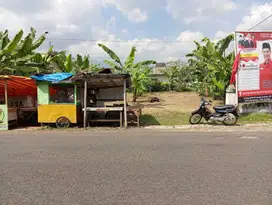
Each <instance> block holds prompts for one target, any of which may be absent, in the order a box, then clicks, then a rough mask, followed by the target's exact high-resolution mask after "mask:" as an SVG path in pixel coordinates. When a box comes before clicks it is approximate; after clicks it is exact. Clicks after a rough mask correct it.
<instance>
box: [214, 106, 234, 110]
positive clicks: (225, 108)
mask: <svg viewBox="0 0 272 205" xmlns="http://www.w3.org/2000/svg"><path fill="white" fill-rule="evenodd" d="M233 108H235V106H234V105H224V106H217V107H213V109H215V110H227V109H233Z"/></svg>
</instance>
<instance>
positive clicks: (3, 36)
mask: <svg viewBox="0 0 272 205" xmlns="http://www.w3.org/2000/svg"><path fill="white" fill-rule="evenodd" d="M23 34H24V32H23V30H20V31H19V32H18V33H17V34H16V35H15V36H14V37H13V39H12V40H10V39H9V32H8V30H6V31H4V32H0V72H1V73H7V74H17V73H21V74H22V75H24V70H25V72H26V73H29V72H31V70H33V68H31V66H30V67H29V65H30V64H31V62H32V61H33V59H35V57H36V55H37V53H35V50H36V49H38V48H39V47H40V46H41V45H42V44H43V42H44V41H45V38H46V34H47V32H45V33H44V34H43V35H41V36H40V37H39V38H38V39H37V40H36V31H35V30H34V29H33V28H31V29H30V33H29V34H28V35H27V36H26V37H25V38H24V39H22V37H23Z"/></svg>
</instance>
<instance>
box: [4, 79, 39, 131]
mask: <svg viewBox="0 0 272 205" xmlns="http://www.w3.org/2000/svg"><path fill="white" fill-rule="evenodd" d="M36 99H37V86H36V84H35V81H33V80H32V79H31V78H28V77H22V76H14V75H1V76H0V130H8V127H9V124H10V123H11V122H15V123H16V124H17V123H18V119H21V121H22V122H23V121H25V118H24V116H25V115H27V117H31V116H33V115H35V113H36Z"/></svg>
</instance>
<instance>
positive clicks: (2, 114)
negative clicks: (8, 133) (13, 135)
mask: <svg viewBox="0 0 272 205" xmlns="http://www.w3.org/2000/svg"><path fill="white" fill-rule="evenodd" d="M0 130H8V108H7V105H0Z"/></svg>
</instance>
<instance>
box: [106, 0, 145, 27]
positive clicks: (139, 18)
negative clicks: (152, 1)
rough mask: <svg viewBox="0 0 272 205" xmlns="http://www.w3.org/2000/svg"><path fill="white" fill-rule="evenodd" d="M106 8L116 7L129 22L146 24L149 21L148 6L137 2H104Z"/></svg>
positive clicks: (110, 0) (118, 0) (109, 0)
mask: <svg viewBox="0 0 272 205" xmlns="http://www.w3.org/2000/svg"><path fill="white" fill-rule="evenodd" d="M104 4H105V6H107V4H110V5H113V6H115V8H116V9H117V10H119V11H121V12H122V14H123V15H125V16H126V17H127V18H128V20H130V21H132V22H136V23H140V22H145V21H147V19H148V14H147V8H148V7H147V4H148V3H147V4H146V3H145V4H142V3H141V2H139V1H137V0H130V1H120V0H104Z"/></svg>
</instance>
